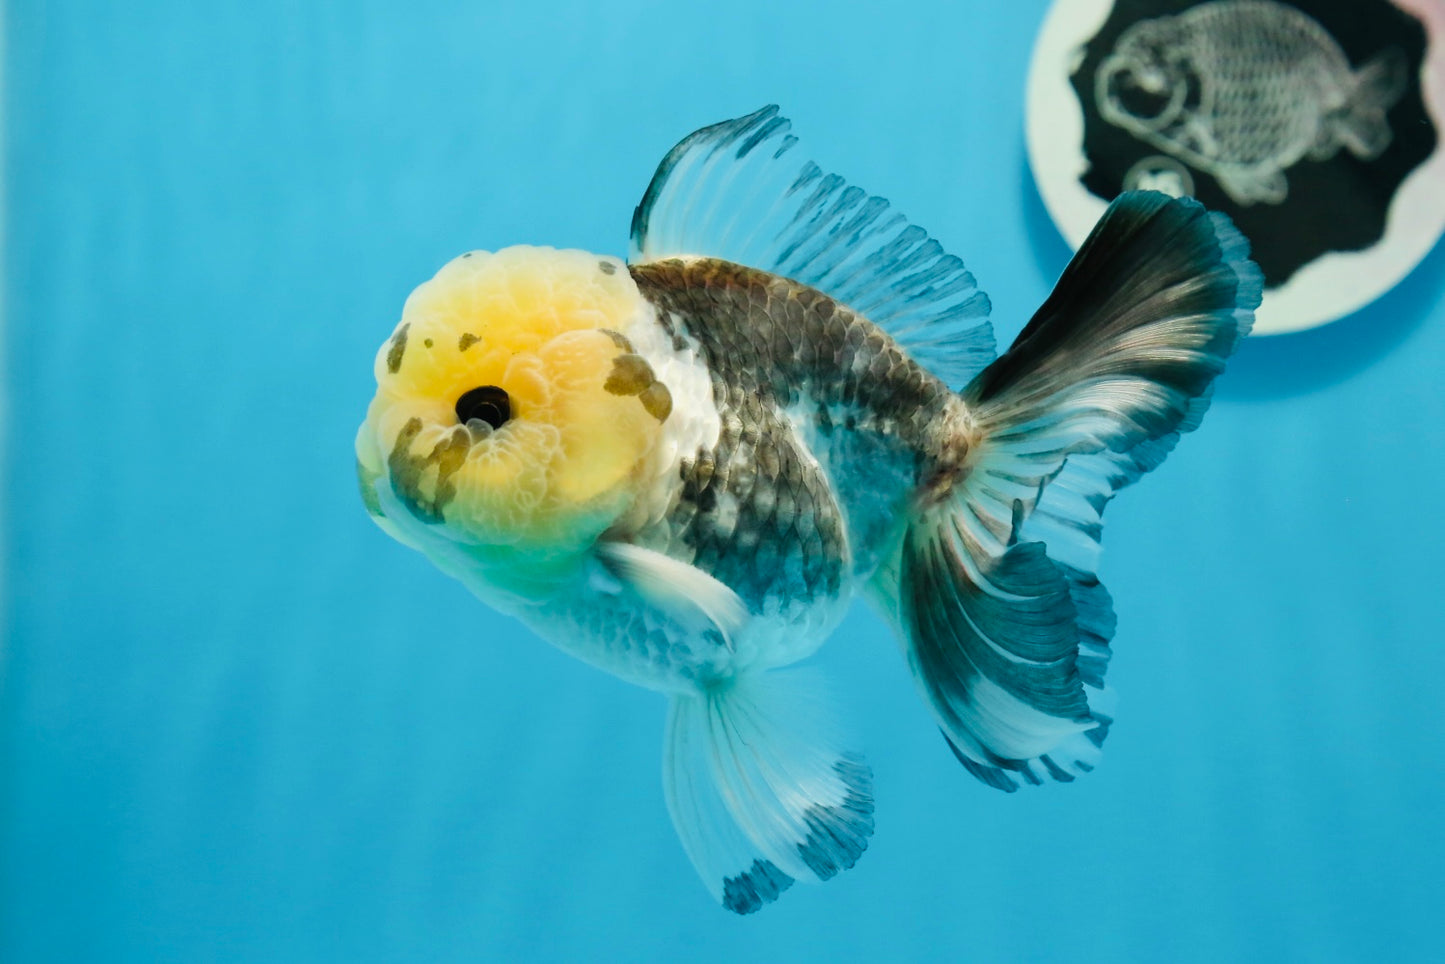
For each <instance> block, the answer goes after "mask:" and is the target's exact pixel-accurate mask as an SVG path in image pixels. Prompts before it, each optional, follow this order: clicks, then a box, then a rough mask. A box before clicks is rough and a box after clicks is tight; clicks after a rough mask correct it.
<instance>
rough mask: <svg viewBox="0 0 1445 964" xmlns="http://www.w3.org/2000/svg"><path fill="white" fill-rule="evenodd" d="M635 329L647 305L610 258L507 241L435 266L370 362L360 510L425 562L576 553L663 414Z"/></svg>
mask: <svg viewBox="0 0 1445 964" xmlns="http://www.w3.org/2000/svg"><path fill="white" fill-rule="evenodd" d="M640 325H651V326H655V325H656V321H655V315H654V314H653V312H652V309H651V307H650V305H649V304H648V303H647V302H646V301H645V300H644V299H643V298H642V296H641V294H640V293H639V292H638V290H637V286H636V284H635V283H634V282H633V280H632V277H631V275H630V274H628V271H627V266H626V265H625V264H624V263H623V262H621V261H619V260H617V259H615V258H608V257H599V256H597V255H593V254H588V253H586V252H583V251H562V250H555V249H552V248H534V247H526V246H518V247H512V248H505V249H502V250H500V251H497V252H484V251H476V252H470V253H468V254H465V255H462V256H461V257H459V258H456V259H454V260H453V261H452V262H451V263H449V264H447V265H446V266H445V267H443V268H442V269H441V270H440V271H439V272H437V274H436V276H435V277H434V278H432V279H431V280H430V281H427V282H425V283H424V284H422V285H421V286H420V287H418V288H417V289H416V290H415V291H414V292H412V294H411V296H410V297H409V298H408V299H407V301H406V305H405V307H404V308H403V311H402V317H401V321H400V322H399V323H398V325H397V327H396V329H395V331H394V332H393V334H392V336H391V338H390V339H388V340H387V342H386V343H385V344H383V345H382V346H381V349H380V351H379V352H378V353H377V356H376V364H375V374H376V386H377V387H376V394H375V396H374V397H373V398H372V400H371V404H370V407H369V408H368V410H367V415H366V420H365V421H364V422H363V423H362V426H361V429H360V431H359V432H358V433H357V439H356V455H357V471H358V475H359V480H360V483H361V490H362V497H363V501H365V503H366V505H367V508H368V510H370V512H371V514H372V516H373V518H375V519H376V520H377V522H378V523H379V524H381V526H382V528H383V529H385V530H386V531H388V532H389V533H390V534H392V535H393V536H394V537H396V538H398V539H399V540H401V541H402V542H405V543H408V544H410V545H412V546H413V547H414V548H419V549H422V550H423V551H425V552H427V554H428V555H432V556H436V555H437V554H438V552H441V551H446V552H451V553H453V554H455V552H456V551H457V547H458V546H460V547H462V551H464V552H466V553H470V554H472V555H476V556H485V555H486V554H487V553H488V552H489V551H491V553H492V557H493V558H496V559H510V560H512V561H513V562H515V561H516V560H518V559H525V558H526V557H528V556H529V555H531V556H536V555H538V554H542V555H549V556H551V557H553V558H565V557H567V556H568V555H569V554H572V555H575V554H577V553H580V552H581V551H582V550H584V549H586V548H588V547H590V545H591V544H592V543H593V542H594V541H595V540H596V539H597V537H598V536H599V535H600V534H601V533H602V532H604V531H605V530H606V529H607V528H608V527H609V526H610V525H611V524H612V523H613V522H614V521H615V520H616V519H617V518H618V517H619V516H620V515H621V514H622V513H624V512H625V511H626V510H627V508H628V506H629V505H630V504H631V503H632V502H633V501H634V500H635V497H636V495H637V492H638V490H639V487H640V486H641V485H643V484H644V480H645V479H646V478H648V472H649V467H650V465H651V462H652V461H654V460H653V459H651V458H650V456H651V455H652V453H653V452H654V450H655V449H656V448H657V446H658V442H659V439H660V437H661V434H662V425H663V422H665V421H666V419H667V417H668V415H669V414H670V412H671V407H672V402H671V396H670V394H669V392H668V389H667V387H666V385H664V384H663V383H662V382H661V381H660V380H658V379H657V378H656V376H655V375H654V373H653V371H652V368H651V366H650V365H649V364H648V362H647V361H646V360H645V359H643V358H642V357H641V356H640V355H638V354H637V353H636V352H634V351H633V348H632V342H631V341H630V340H629V338H628V336H627V332H629V331H633V332H636V331H638V326H640ZM439 540H440V543H441V544H443V545H444V547H445V550H437V549H436V547H437V545H438V542H439ZM434 550H436V551H434ZM502 550H506V551H502Z"/></svg>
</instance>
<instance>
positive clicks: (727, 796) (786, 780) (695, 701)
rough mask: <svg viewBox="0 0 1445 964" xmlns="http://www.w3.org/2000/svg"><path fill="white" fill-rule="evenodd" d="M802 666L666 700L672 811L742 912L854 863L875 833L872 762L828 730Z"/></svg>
mask: <svg viewBox="0 0 1445 964" xmlns="http://www.w3.org/2000/svg"><path fill="white" fill-rule="evenodd" d="M802 676H803V674H802V673H801V672H800V671H797V670H791V671H772V672H768V673H753V674H747V675H744V676H741V677H738V678H736V679H732V680H729V681H727V682H725V683H722V684H719V685H715V686H712V687H710V688H708V689H706V690H700V691H699V692H697V693H696V694H677V695H675V696H674V697H673V700H672V705H671V708H670V710H669V715H668V724H667V742H666V746H665V749H664V756H663V783H664V788H665V790H666V794H667V806H668V812H669V813H670V814H671V815H672V821H673V825H674V826H675V827H676V828H677V833H678V836H679V837H680V838H681V839H682V844H683V848H684V849H685V850H686V851H687V855H688V857H689V858H690V859H691V861H692V863H693V866H694V867H695V868H696V869H697V872H698V875H699V876H700V877H701V878H702V880H703V882H704V884H706V886H707V887H708V889H709V891H710V892H711V893H712V894H713V896H714V897H715V898H716V899H717V900H718V901H719V902H720V903H721V904H722V905H723V906H724V907H726V908H727V909H728V910H731V911H733V912H735V913H738V914H748V913H752V912H753V911H756V910H758V909H759V908H761V907H763V906H764V905H766V904H769V903H771V902H772V901H774V900H776V899H777V898H778V897H779V896H780V895H781V894H782V893H783V892H784V891H785V890H787V889H788V888H789V887H790V886H792V883H793V881H794V880H814V881H821V880H828V879H830V878H831V877H833V876H835V875H837V874H838V873H839V872H840V871H843V870H846V869H848V868H850V867H852V866H853V865H854V863H855V862H856V861H857V860H858V858H859V856H861V855H862V853H863V851H864V850H865V849H866V848H867V846H868V838H869V837H870V836H871V835H872V833H873V794H872V772H871V771H870V770H869V768H868V766H867V764H866V763H864V762H863V759H862V757H861V756H860V755H858V754H856V753H852V752H849V751H846V750H843V749H841V748H840V747H838V746H837V745H836V744H835V742H834V740H832V739H831V738H830V737H829V735H828V732H827V727H826V725H824V724H823V721H822V720H821V718H820V716H819V715H818V704H817V702H816V699H815V698H814V697H812V696H810V694H809V693H808V690H807V687H806V686H804V685H803V684H802V682H801V677H802Z"/></svg>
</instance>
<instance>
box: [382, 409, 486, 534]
mask: <svg viewBox="0 0 1445 964" xmlns="http://www.w3.org/2000/svg"><path fill="white" fill-rule="evenodd" d="M421 429H422V422H421V419H419V418H413V419H411V420H409V421H408V422H407V423H406V425H404V426H402V429H401V431H400V432H398V433H397V436H396V445H394V446H392V449H391V455H389V456H388V457H387V463H386V464H387V468H388V469H389V470H390V473H391V484H392V487H393V488H394V489H395V490H396V494H397V498H399V499H401V501H402V504H403V505H405V506H406V507H407V509H409V510H410V511H411V513H412V514H413V515H415V516H416V517H417V518H418V519H421V520H422V521H423V522H433V523H434V522H441V521H443V519H442V510H443V509H445V508H446V506H447V504H448V503H450V502H451V501H452V499H454V498H456V494H457V490H456V485H455V484H454V483H453V482H452V476H454V475H456V473H457V470H458V469H460V468H461V467H462V463H463V462H465V461H466V458H467V452H468V451H469V450H470V449H471V446H472V442H471V434H470V433H469V432H468V431H467V430H466V428H464V427H462V426H460V425H459V426H457V427H456V428H455V429H453V430H452V431H451V432H450V433H449V434H448V435H447V436H446V437H445V438H443V439H442V440H441V441H440V442H438V443H437V444H436V445H435V446H434V447H433V448H432V450H431V452H430V453H429V454H427V455H425V456H418V455H413V454H412V451H411V445H412V442H414V441H416V438H417V436H418V435H420V434H421ZM432 466H436V470H437V476H436V489H435V492H436V495H435V496H434V497H433V498H431V499H427V498H426V497H425V496H424V495H423V494H422V489H421V486H422V481H423V478H424V476H425V475H426V472H427V470H428V469H430V468H431V467H432Z"/></svg>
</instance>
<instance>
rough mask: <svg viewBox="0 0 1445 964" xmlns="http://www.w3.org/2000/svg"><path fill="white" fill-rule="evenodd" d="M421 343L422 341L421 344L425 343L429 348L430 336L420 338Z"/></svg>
mask: <svg viewBox="0 0 1445 964" xmlns="http://www.w3.org/2000/svg"><path fill="white" fill-rule="evenodd" d="M421 343H422V344H423V345H425V346H426V347H428V348H430V347H431V344H432V342H431V339H430V338H423V339H422V340H421Z"/></svg>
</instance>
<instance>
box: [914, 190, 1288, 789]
mask: <svg viewBox="0 0 1445 964" xmlns="http://www.w3.org/2000/svg"><path fill="white" fill-rule="evenodd" d="M1247 255H1248V245H1247V244H1246V242H1245V240H1244V238H1243V237H1242V236H1241V235H1240V234H1239V232H1238V231H1236V230H1235V229H1234V227H1233V226H1232V225H1231V224H1230V223H1229V221H1228V220H1227V219H1226V218H1224V217H1223V216H1222V215H1218V214H1210V213H1209V212H1208V211H1206V210H1205V209H1204V208H1203V207H1202V206H1200V205H1199V204H1198V203H1197V202H1195V201H1193V200H1191V199H1187V198H1184V199H1171V198H1168V197H1166V196H1165V195H1162V194H1149V193H1130V194H1125V195H1122V196H1121V197H1120V198H1119V199H1118V200H1116V201H1115V202H1114V203H1113V204H1112V205H1111V206H1110V207H1109V210H1108V211H1107V212H1106V213H1105V214H1104V217H1103V218H1102V219H1101V220H1100V222H1099V224H1098V225H1097V226H1096V227H1095V228H1094V232H1093V233H1092V234H1091V235H1090V236H1089V238H1088V240H1087V241H1085V242H1084V245H1083V247H1082V248H1080V250H1079V252H1078V254H1077V255H1076V256H1075V257H1074V260H1073V261H1072V262H1071V263H1070V264H1069V266H1068V268H1067V269H1066V270H1065V271H1064V273H1063V275H1062V277H1061V278H1060V279H1059V282H1058V285H1057V286H1056V287H1055V289H1054V292H1053V294H1052V295H1051V296H1050V297H1049V299H1048V300H1047V301H1046V302H1045V303H1044V305H1043V307H1041V308H1040V309H1039V311H1038V313H1037V314H1035V315H1034V318H1033V320H1032V321H1030V322H1029V324H1028V326H1027V327H1026V328H1024V330H1023V332H1022V333H1021V334H1020V335H1019V337H1018V339H1017V340H1016V341H1015V342H1014V344H1013V346H1012V347H1011V348H1010V349H1009V350H1008V351H1007V352H1006V353H1004V355H1003V356H1002V357H1000V358H999V359H998V360H997V361H995V362H994V363H993V364H992V365H990V366H989V367H988V368H986V369H985V370H984V371H983V372H981V373H980V374H979V375H978V377H977V378H975V379H974V380H973V381H972V382H971V383H970V384H969V385H968V387H967V388H965V389H964V391H963V396H962V397H963V400H964V402H965V403H966V404H967V406H968V409H969V412H970V414H971V415H972V417H973V420H974V422H975V424H976V426H977V428H978V431H979V436H978V438H979V440H978V441H977V443H976V444H975V446H974V448H973V450H972V451H971V452H970V454H969V460H968V462H967V475H966V476H965V477H964V478H963V479H962V481H961V482H959V483H958V485H957V486H956V488H955V489H954V491H953V492H952V493H951V495H950V498H948V499H947V500H945V501H944V502H943V503H942V504H940V505H937V506H934V507H932V508H929V509H925V510H923V511H922V512H921V514H920V515H919V516H918V517H917V518H915V519H914V520H912V522H911V524H910V527H909V529H908V532H907V534H906V536H905V539H904V544H903V549H902V556H901V558H900V560H899V562H898V570H897V578H898V594H899V613H898V615H899V618H900V621H901V623H902V625H903V628H904V631H905V634H906V636H907V637H908V641H907V646H908V649H909V657H910V659H909V662H910V665H911V666H912V669H913V671H914V675H915V676H916V677H917V679H918V681H919V684H920V686H921V688H922V689H923V691H924V693H925V695H926V697H927V699H928V701H929V704H930V705H931V707H932V708H933V710H934V715H935V717H936V718H937V720H938V722H939V724H940V726H941V727H942V729H943V732H944V735H945V736H946V737H947V738H948V740H949V743H950V744H951V745H952V746H953V749H954V752H955V753H956V754H957V755H958V757H959V759H960V760H961V761H962V762H963V764H964V765H965V766H966V767H967V768H968V769H969V771H970V772H972V773H973V774H974V775H975V776H977V777H979V778H980V779H982V780H983V781H984V782H986V783H989V784H990V785H992V786H996V787H998V788H1000V789H1003V790H1013V789H1016V788H1017V787H1018V786H1019V785H1021V784H1023V783H1035V784H1036V783H1041V782H1043V780H1044V778H1046V777H1047V778H1052V779H1055V780H1063V781H1068V780H1072V779H1073V778H1074V776H1075V775H1077V774H1079V773H1084V772H1087V771H1088V770H1090V769H1092V768H1093V763H1094V760H1095V758H1096V757H1097V755H1098V750H1099V746H1100V744H1102V742H1103V739H1104V736H1105V734H1106V733H1107V731H1108V727H1109V724H1110V722H1111V721H1110V718H1109V716H1108V714H1107V712H1106V711H1105V708H1104V706H1103V702H1104V700H1105V692H1104V688H1103V676H1104V669H1105V664H1106V663H1107V660H1108V657H1109V650H1108V644H1109V639H1110V638H1111V637H1112V635H1113V631H1114V616H1113V607H1112V604H1111V602H1110V599H1109V595H1108V593H1107V592H1106V591H1105V590H1104V587H1103V586H1101V585H1100V584H1099V581H1098V578H1097V576H1096V575H1095V570H1096V568H1097V562H1098V550H1099V537H1100V533H1101V529H1102V517H1103V512H1104V507H1105V505H1106V504H1107V503H1108V501H1109V500H1110V499H1111V498H1112V497H1113V495H1114V493H1115V492H1117V491H1118V490H1119V489H1121V488H1123V487H1124V486H1125V485H1128V484H1129V483H1130V482H1133V481H1134V480H1135V479H1137V478H1138V477H1139V476H1140V475H1142V474H1144V473H1145V472H1147V471H1149V470H1150V469H1152V468H1154V467H1155V466H1156V465H1158V464H1159V463H1160V462H1161V461H1163V459H1164V457H1165V456H1166V455H1167V454H1168V452H1169V451H1170V449H1172V448H1173V446H1174V444H1175V442H1176V441H1177V440H1178V438H1179V435H1180V433H1182V432H1188V431H1191V430H1192V429H1194V428H1196V427H1197V426H1198V425H1199V422H1200V419H1201V418H1202V416H1203V414H1204V410H1205V409H1206V408H1207V407H1208V404H1209V390H1210V384H1211V382H1212V381H1213V380H1214V377H1215V376H1216V375H1218V374H1219V373H1220V371H1222V370H1223V368H1224V360H1225V359H1226V358H1227V357H1228V356H1229V354H1230V353H1231V352H1232V351H1233V350H1234V348H1235V346H1236V345H1237V344H1238V343H1239V341H1240V339H1241V338H1242V337H1243V336H1244V335H1245V334H1246V333H1247V332H1248V331H1249V327H1250V325H1251V323H1252V320H1253V310H1254V308H1256V307H1257V306H1258V305H1259V300H1260V291H1261V279H1260V274H1259V271H1258V269H1257V268H1256V267H1255V265H1254V264H1253V263H1252V262H1250V261H1249V260H1248V257H1247Z"/></svg>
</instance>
